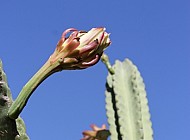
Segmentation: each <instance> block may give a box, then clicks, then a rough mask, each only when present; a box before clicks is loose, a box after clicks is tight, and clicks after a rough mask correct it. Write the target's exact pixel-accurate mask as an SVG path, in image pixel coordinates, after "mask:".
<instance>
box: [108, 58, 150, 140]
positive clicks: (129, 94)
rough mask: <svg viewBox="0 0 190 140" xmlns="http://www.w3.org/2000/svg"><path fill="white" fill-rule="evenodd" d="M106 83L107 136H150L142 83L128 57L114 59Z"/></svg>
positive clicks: (139, 139) (141, 139)
mask: <svg viewBox="0 0 190 140" xmlns="http://www.w3.org/2000/svg"><path fill="white" fill-rule="evenodd" d="M111 68H112V71H114V73H113V72H112V73H109V74H108V77H107V83H106V88H107V90H106V92H105V95H106V99H105V100H106V111H107V113H106V114H107V117H108V124H109V126H110V133H111V140H153V131H152V128H151V126H152V124H151V121H150V113H149V108H148V100H147V98H146V91H145V85H144V83H143V79H142V77H141V76H140V73H139V71H138V70H137V67H136V66H135V65H134V64H133V63H132V62H131V61H130V60H129V59H125V61H124V62H120V61H118V60H117V61H116V62H115V65H113V67H111Z"/></svg>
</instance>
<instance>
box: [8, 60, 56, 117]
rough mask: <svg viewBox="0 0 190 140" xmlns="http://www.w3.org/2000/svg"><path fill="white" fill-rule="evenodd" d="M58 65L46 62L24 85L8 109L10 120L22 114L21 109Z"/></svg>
mask: <svg viewBox="0 0 190 140" xmlns="http://www.w3.org/2000/svg"><path fill="white" fill-rule="evenodd" d="M58 65H59V62H55V63H53V64H51V63H50V61H47V62H46V63H45V64H44V65H43V66H42V67H41V68H40V70H39V71H38V72H37V73H36V74H35V75H34V76H33V77H32V78H31V79H30V80H29V81H28V82H27V83H26V85H25V86H24V87H23V89H22V90H21V92H20V93H19V95H18V97H17V98H16V100H15V101H14V102H13V104H12V105H11V107H10V108H9V111H8V115H9V117H10V118H12V119H16V118H17V117H18V116H19V114H20V113H21V112H22V110H23V108H24V107H25V106H26V103H27V101H28V99H29V98H30V96H31V95H32V93H33V92H34V91H35V89H36V88H37V87H38V86H39V85H40V84H41V83H42V82H43V81H44V80H45V79H46V78H47V77H49V76H50V75H51V74H53V73H55V72H56V71H57V70H56V67H57V66H58Z"/></svg>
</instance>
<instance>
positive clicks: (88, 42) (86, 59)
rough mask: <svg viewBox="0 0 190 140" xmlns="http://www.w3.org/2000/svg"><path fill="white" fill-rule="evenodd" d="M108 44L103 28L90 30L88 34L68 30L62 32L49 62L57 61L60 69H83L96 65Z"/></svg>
mask: <svg viewBox="0 0 190 140" xmlns="http://www.w3.org/2000/svg"><path fill="white" fill-rule="evenodd" d="M70 32H71V34H70V36H69V37H68V38H67V37H66V35H67V34H68V33H70ZM110 43H111V41H110V39H109V34H108V33H106V32H105V28H92V29H91V30H90V31H88V32H85V31H78V30H76V29H74V28H70V29H67V30H66V31H64V32H63V34H62V37H61V39H60V40H59V42H58V44H57V47H56V49H55V51H54V53H53V54H52V55H51V57H50V61H51V63H55V62H57V61H59V62H60V64H61V69H84V68H87V67H89V66H92V65H94V64H96V63H97V62H98V61H99V59H100V57H101V55H102V53H103V51H104V49H105V48H106V47H108V46H109V45H110Z"/></svg>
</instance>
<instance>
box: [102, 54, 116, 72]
mask: <svg viewBox="0 0 190 140" xmlns="http://www.w3.org/2000/svg"><path fill="white" fill-rule="evenodd" d="M101 60H102V62H103V63H104V64H105V65H106V68H107V69H108V71H109V73H110V74H114V73H115V72H114V70H113V68H112V66H111V64H110V62H109V58H108V56H107V55H106V54H105V53H103V54H102V57H101Z"/></svg>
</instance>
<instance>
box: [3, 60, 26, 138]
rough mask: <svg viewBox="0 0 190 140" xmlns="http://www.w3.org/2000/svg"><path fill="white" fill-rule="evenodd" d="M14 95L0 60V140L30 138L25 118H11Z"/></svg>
mask: <svg viewBox="0 0 190 140" xmlns="http://www.w3.org/2000/svg"><path fill="white" fill-rule="evenodd" d="M12 102H13V100H12V95H11V92H10V88H9V87H8V84H7V78H6V75H5V73H4V71H3V67H2V61H1V60H0V140H15V139H16V140H28V139H29V138H28V136H27V134H26V131H25V125H24V122H23V120H22V119H21V118H20V117H19V118H18V119H16V120H14V119H10V118H9V117H8V110H9V108H10V106H11V104H12Z"/></svg>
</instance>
